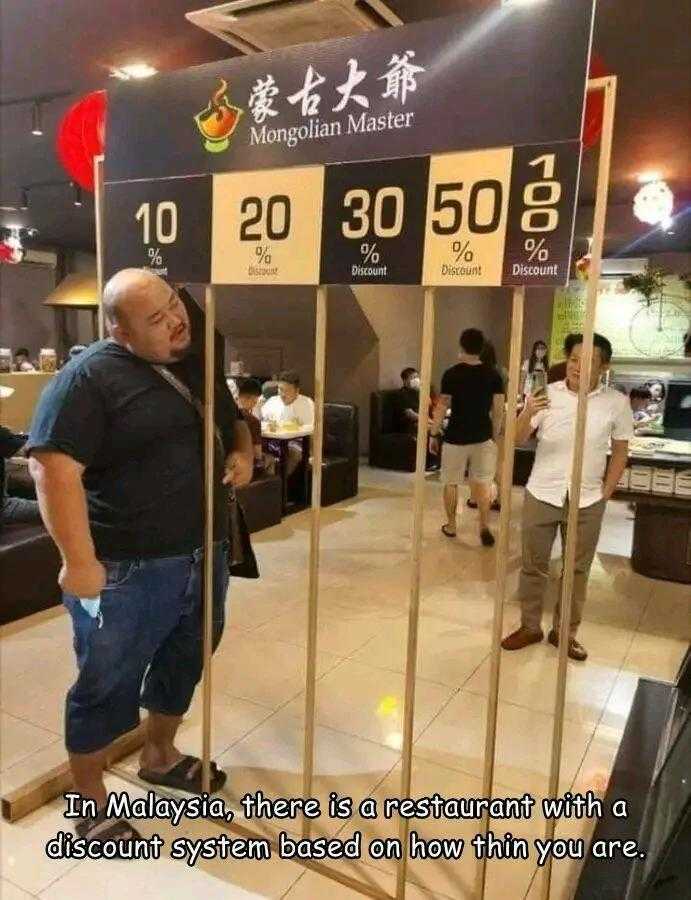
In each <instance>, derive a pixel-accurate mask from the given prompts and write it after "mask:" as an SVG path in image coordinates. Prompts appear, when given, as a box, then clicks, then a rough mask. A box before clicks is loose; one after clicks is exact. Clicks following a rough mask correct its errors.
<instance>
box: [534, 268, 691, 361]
mask: <svg viewBox="0 0 691 900" xmlns="http://www.w3.org/2000/svg"><path fill="white" fill-rule="evenodd" d="M586 287H587V286H586V284H585V283H583V282H580V281H575V282H571V283H569V284H568V285H567V287H565V288H557V289H556V290H555V292H554V306H553V309H552V335H551V341H550V359H553V360H558V359H562V358H563V355H564V354H563V350H562V347H563V344H564V338H565V337H566V335H567V334H569V333H570V332H580V331H582V329H583V316H584V311H585V299H586ZM690 326H691V291H689V290H688V288H686V287H685V285H684V284H683V283H682V282H681V281H680V280H679V279H678V278H677V277H676V276H668V277H667V278H665V287H664V290H663V292H662V297H661V298H660V297H654V298H653V299H652V300H651V303H650V305H647V304H646V302H645V299H644V298H643V297H642V296H641V295H640V294H639V293H637V292H636V291H627V290H626V289H625V288H624V285H623V282H622V279H621V278H603V279H601V280H600V284H599V288H598V295H597V311H596V315H595V330H596V331H597V332H599V333H600V334H602V335H604V336H605V337H606V338H608V339H609V340H610V341H611V343H612V348H613V350H614V356H615V357H616V358H617V359H632V360H673V359H683V358H684V335H685V334H686V333H687V331H688V330H689V327H690Z"/></svg>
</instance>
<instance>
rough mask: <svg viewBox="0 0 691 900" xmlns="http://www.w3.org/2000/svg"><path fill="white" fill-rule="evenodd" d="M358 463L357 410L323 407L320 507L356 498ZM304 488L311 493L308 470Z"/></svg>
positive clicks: (347, 406)
mask: <svg viewBox="0 0 691 900" xmlns="http://www.w3.org/2000/svg"><path fill="white" fill-rule="evenodd" d="M359 461H360V416H359V411H358V408H357V406H355V405H354V404H352V403H325V404H324V456H323V460H322V504H321V505H322V506H333V504H334V503H341V502H342V501H344V500H349V499H350V498H351V497H355V496H357V492H358V473H359ZM308 484H309V488H310V490H311V484H312V467H311V466H310V472H309V478H308ZM307 501H308V502H309V497H308V498H307Z"/></svg>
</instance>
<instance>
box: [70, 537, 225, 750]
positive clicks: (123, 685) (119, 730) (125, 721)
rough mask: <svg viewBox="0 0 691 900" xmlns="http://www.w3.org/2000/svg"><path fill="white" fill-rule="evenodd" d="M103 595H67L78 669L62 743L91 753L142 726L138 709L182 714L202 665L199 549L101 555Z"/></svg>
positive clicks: (220, 554) (220, 592) (217, 628)
mask: <svg viewBox="0 0 691 900" xmlns="http://www.w3.org/2000/svg"><path fill="white" fill-rule="evenodd" d="M226 551H227V544H226V543H225V542H222V543H221V542H219V543H216V544H214V604H213V609H214V614H213V647H214V650H215V649H216V647H217V646H218V643H219V641H220V640H221V635H222V633H223V624H224V619H225V615H224V612H225V610H224V606H225V596H226V591H227V588H228V567H227V563H226ZM103 564H104V565H105V568H106V572H107V581H106V586H105V588H104V589H103V591H102V592H101V595H100V599H99V600H93V601H84V600H80V599H79V598H78V597H75V596H73V595H71V594H64V596H63V602H64V604H65V606H66V607H67V609H68V610H69V613H70V615H71V617H72V625H73V628H74V649H75V653H76V654H77V666H78V669H79V674H78V677H77V680H76V682H75V683H74V685H73V686H72V687H71V688H70V690H69V691H68V694H67V701H66V704H65V743H66V745H67V749H68V751H69V752H70V753H92V752H94V751H96V750H102V749H103V748H104V747H107V746H108V744H110V743H111V742H112V741H113V740H115V738H117V737H119V736H120V735H122V734H125V733H126V732H128V731H131V730H132V729H133V728H135V727H136V726H137V725H138V724H139V708H140V707H142V706H143V707H144V708H145V709H148V710H150V711H151V712H160V713H164V714H165V715H169V716H181V715H183V714H184V713H185V712H186V711H187V709H188V708H189V705H190V703H191V701H192V695H193V693H194V689H195V687H196V685H197V683H198V682H199V679H200V678H201V674H202V667H203V652H202V648H203V628H202V612H203V603H202V594H203V584H204V565H203V553H202V550H195V551H194V553H192V554H189V555H187V556H170V557H165V558H162V559H139V560H125V561H120V560H119V561H117V562H108V561H105V560H104V561H103Z"/></svg>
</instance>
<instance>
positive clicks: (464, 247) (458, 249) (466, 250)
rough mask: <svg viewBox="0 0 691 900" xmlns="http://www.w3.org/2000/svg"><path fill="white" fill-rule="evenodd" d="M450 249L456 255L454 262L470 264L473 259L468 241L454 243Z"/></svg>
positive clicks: (473, 255)
mask: <svg viewBox="0 0 691 900" xmlns="http://www.w3.org/2000/svg"><path fill="white" fill-rule="evenodd" d="M451 249H452V250H453V252H454V253H455V254H456V262H460V261H461V259H462V260H463V261H464V262H472V261H473V259H474V258H475V254H474V253H473V251H472V250H471V249H470V242H469V241H454V242H453V244H451Z"/></svg>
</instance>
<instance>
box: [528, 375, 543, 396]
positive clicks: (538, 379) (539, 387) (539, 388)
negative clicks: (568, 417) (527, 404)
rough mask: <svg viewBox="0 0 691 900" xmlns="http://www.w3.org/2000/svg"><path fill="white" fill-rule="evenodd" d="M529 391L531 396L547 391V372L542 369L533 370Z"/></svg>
mask: <svg viewBox="0 0 691 900" xmlns="http://www.w3.org/2000/svg"><path fill="white" fill-rule="evenodd" d="M530 393H531V394H532V395H533V396H535V395H537V394H546V393H547V372H545V371H544V369H537V370H536V371H535V372H533V374H532V382H531V391H530Z"/></svg>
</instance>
